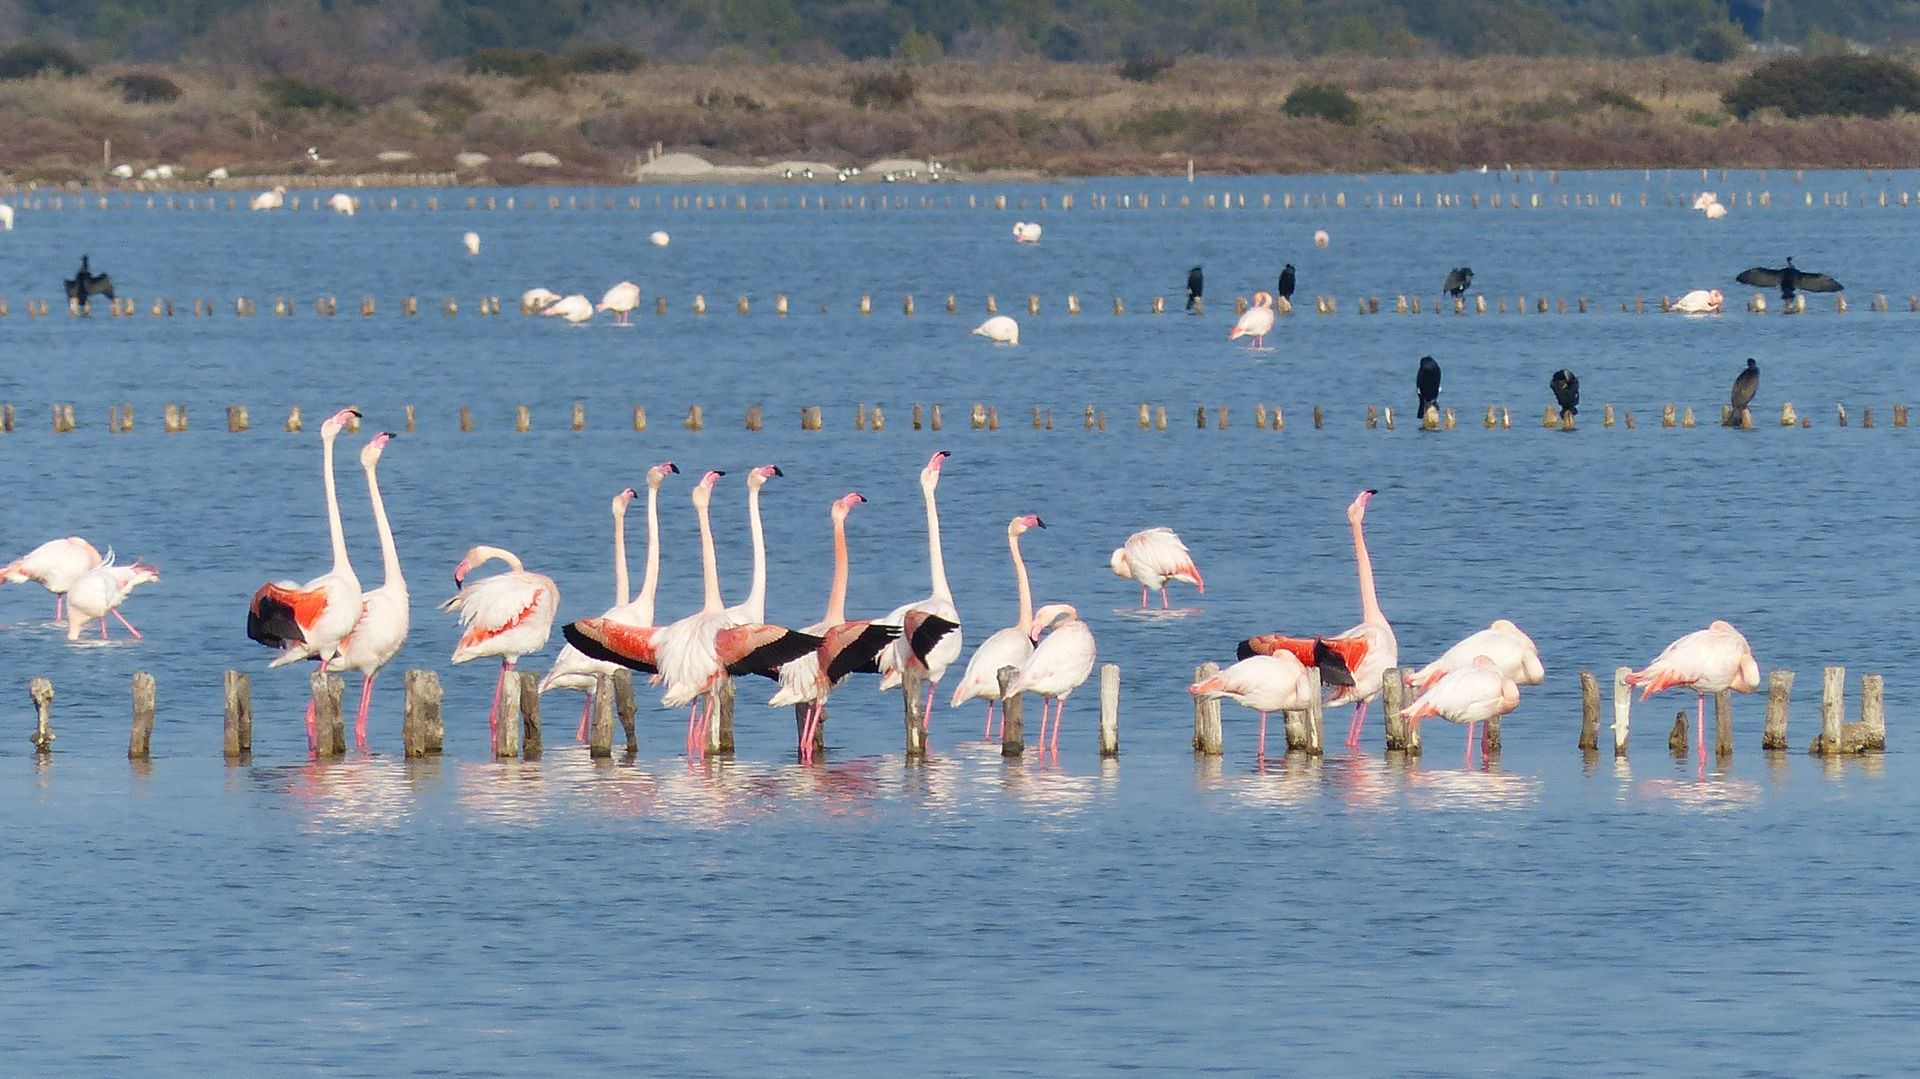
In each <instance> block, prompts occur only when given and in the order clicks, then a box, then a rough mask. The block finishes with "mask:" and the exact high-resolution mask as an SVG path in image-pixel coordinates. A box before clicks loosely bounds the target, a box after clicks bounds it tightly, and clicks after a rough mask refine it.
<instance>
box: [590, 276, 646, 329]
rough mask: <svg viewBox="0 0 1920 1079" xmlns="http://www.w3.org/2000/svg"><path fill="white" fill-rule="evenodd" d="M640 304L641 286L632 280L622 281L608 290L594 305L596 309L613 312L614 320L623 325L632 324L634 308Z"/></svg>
mask: <svg viewBox="0 0 1920 1079" xmlns="http://www.w3.org/2000/svg"><path fill="white" fill-rule="evenodd" d="M639 306H640V286H639V285H636V284H634V283H633V282H631V281H622V282H620V283H619V284H617V285H615V286H613V287H612V288H610V289H608V290H607V294H606V295H605V296H602V297H600V302H599V303H598V304H596V305H595V306H594V310H596V311H611V312H613V321H615V322H616V323H619V324H620V325H622V326H628V325H632V323H633V318H632V315H633V309H634V308H636V307H639Z"/></svg>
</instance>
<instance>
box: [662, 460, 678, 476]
mask: <svg viewBox="0 0 1920 1079" xmlns="http://www.w3.org/2000/svg"><path fill="white" fill-rule="evenodd" d="M661 467H663V468H665V469H666V470H667V471H668V472H670V473H672V474H673V475H676V476H678V475H679V474H680V466H679V465H676V464H674V463H673V462H672V461H668V462H667V463H666V464H665V465H663V466H661Z"/></svg>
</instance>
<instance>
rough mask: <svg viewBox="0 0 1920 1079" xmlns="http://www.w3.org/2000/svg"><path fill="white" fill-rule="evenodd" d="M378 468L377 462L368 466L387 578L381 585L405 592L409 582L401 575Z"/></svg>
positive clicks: (381, 554)
mask: <svg viewBox="0 0 1920 1079" xmlns="http://www.w3.org/2000/svg"><path fill="white" fill-rule="evenodd" d="M378 468H379V462H378V461H377V460H376V461H372V462H369V463H368V464H367V499H368V500H369V501H371V502H372V503H373V525H374V527H375V528H377V529H378V530H379V531H380V569H381V573H382V574H384V575H385V578H386V579H385V580H384V581H382V582H381V583H382V584H383V585H385V586H386V587H388V588H392V589H396V590H398V591H400V592H405V591H406V590H407V580H406V578H405V577H402V576H401V575H400V551H399V549H398V548H396V547H395V546H394V544H393V527H392V526H391V525H389V524H388V523H387V503H386V500H385V499H383V498H381V497H380V480H379V477H378V476H377V475H376V474H375V472H376V470H377V469H378Z"/></svg>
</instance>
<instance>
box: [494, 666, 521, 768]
mask: <svg viewBox="0 0 1920 1079" xmlns="http://www.w3.org/2000/svg"><path fill="white" fill-rule="evenodd" d="M493 755H494V757H495V759H498V760H506V759H509V758H512V757H518V756H519V755H520V686H519V684H518V682H516V681H514V680H512V679H502V680H501V682H500V703H499V719H498V721H497V722H496V723H495V724H494V727H493Z"/></svg>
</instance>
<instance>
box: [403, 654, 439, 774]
mask: <svg viewBox="0 0 1920 1079" xmlns="http://www.w3.org/2000/svg"><path fill="white" fill-rule="evenodd" d="M406 686H407V696H406V706H405V710H404V711H403V712H402V713H401V719H400V741H401V744H402V745H403V746H404V751H405V753H406V755H407V756H409V757H424V756H426V755H427V754H429V753H437V752H439V751H440V745H439V737H438V735H437V734H436V732H437V731H439V730H440V701H441V691H440V675H439V674H438V673H436V672H434V671H418V670H416V671H408V672H407V676H406Z"/></svg>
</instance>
